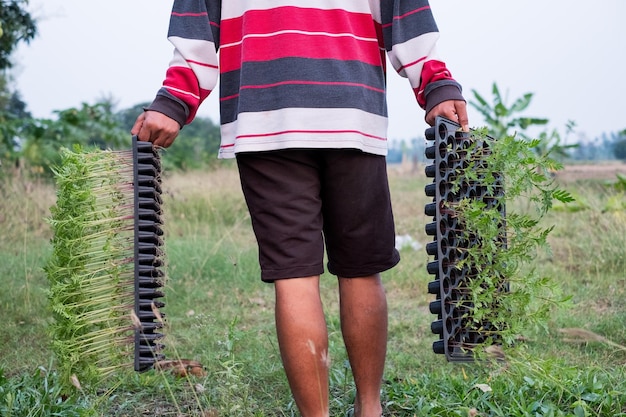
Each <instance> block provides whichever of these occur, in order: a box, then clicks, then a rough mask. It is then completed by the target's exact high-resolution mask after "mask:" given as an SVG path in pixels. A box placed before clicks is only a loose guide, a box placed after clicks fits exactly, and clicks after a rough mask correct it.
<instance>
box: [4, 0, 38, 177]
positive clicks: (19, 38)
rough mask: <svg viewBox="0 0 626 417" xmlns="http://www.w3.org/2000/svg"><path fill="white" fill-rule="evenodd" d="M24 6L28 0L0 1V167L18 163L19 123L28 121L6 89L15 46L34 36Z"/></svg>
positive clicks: (16, 98) (15, 94)
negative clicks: (6, 163) (7, 71)
mask: <svg viewBox="0 0 626 417" xmlns="http://www.w3.org/2000/svg"><path fill="white" fill-rule="evenodd" d="M26 5H28V0H0V167H1V166H2V165H3V161H4V162H9V163H11V164H14V163H15V162H16V161H17V157H18V156H17V155H18V153H17V150H18V149H19V145H20V134H21V130H22V120H23V119H24V118H30V113H28V111H27V110H26V104H25V103H24V102H23V101H22V99H21V97H20V95H19V93H18V92H17V91H12V90H11V89H10V88H9V85H10V83H9V82H8V81H9V78H8V75H7V73H6V70H7V69H9V68H11V67H12V62H11V60H10V58H11V54H12V52H13V51H14V50H15V48H16V47H17V45H18V44H19V43H20V42H26V43H28V42H30V41H31V40H32V39H33V38H34V37H35V35H36V34H37V25H36V21H35V20H34V19H33V18H32V16H31V15H30V13H28V12H27V11H26V10H24V8H23V6H26Z"/></svg>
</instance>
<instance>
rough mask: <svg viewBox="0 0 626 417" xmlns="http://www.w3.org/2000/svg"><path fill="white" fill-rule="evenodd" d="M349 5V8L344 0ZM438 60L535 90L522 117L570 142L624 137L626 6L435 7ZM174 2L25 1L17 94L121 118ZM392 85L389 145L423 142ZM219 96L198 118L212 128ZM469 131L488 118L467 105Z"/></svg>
mask: <svg viewBox="0 0 626 417" xmlns="http://www.w3.org/2000/svg"><path fill="white" fill-rule="evenodd" d="M346 1H348V0H346ZM430 4H431V6H432V9H433V13H434V15H435V19H436V20H437V24H438V26H439V31H440V33H441V35H440V40H439V43H438V48H439V53H440V56H441V57H442V59H443V60H444V61H445V62H446V64H447V66H448V68H449V69H450V70H451V72H452V74H453V76H454V77H455V78H456V79H457V80H458V81H459V82H460V83H461V84H462V85H463V91H464V95H465V98H466V99H468V100H469V101H473V93H472V92H473V91H477V92H478V93H480V94H481V95H482V96H483V97H485V98H486V99H488V101H491V100H490V99H491V86H492V84H493V83H494V82H495V83H497V85H498V86H499V88H500V91H501V92H502V93H503V95H505V97H507V98H508V101H507V102H508V103H509V104H510V103H512V102H513V101H514V100H515V99H517V98H519V97H521V96H522V95H523V94H525V93H533V94H534V95H533V99H532V102H531V105H530V106H529V108H528V109H527V110H526V112H525V113H524V115H525V116H532V117H541V118H547V119H549V120H550V124H549V126H548V128H550V129H557V130H558V131H559V132H561V133H562V135H564V133H565V124H566V123H567V122H568V121H570V120H572V121H574V122H576V125H577V128H576V132H575V133H574V134H573V135H571V136H569V137H568V138H567V140H568V141H578V140H585V139H588V140H591V139H594V138H596V137H598V136H600V135H601V134H603V133H610V132H617V131H621V130H624V129H626V111H625V109H624V107H626V106H625V105H624V104H625V103H626V70H625V68H626V67H625V64H626V33H625V32H624V29H623V20H624V18H626V1H624V0H598V1H596V2H581V1H571V0H526V1H520V0H431V2H430ZM171 5H172V0H108V1H106V2H91V1H86V0H30V4H29V10H30V12H31V14H32V15H33V16H34V17H36V18H37V19H38V29H39V35H38V37H37V38H36V39H35V40H34V41H32V42H31V43H30V44H29V45H22V46H21V47H20V48H19V49H18V51H17V52H16V54H15V56H14V61H16V68H15V69H14V70H13V72H12V74H13V77H14V80H15V82H16V83H17V84H16V88H17V90H18V91H20V93H21V95H22V99H23V100H24V101H25V102H26V103H27V105H28V109H29V110H30V111H31V113H32V114H33V115H34V116H35V117H40V118H53V117H54V113H53V112H54V111H55V110H63V109H67V108H71V107H79V106H80V105H81V103H83V102H85V103H89V104H93V103H95V102H96V101H98V100H99V99H102V98H105V97H110V98H113V99H114V100H115V102H116V103H117V109H118V110H121V109H124V108H128V107H131V106H134V105H136V104H138V103H142V102H147V101H151V100H152V98H153V97H154V95H155V93H156V91H157V90H158V88H159V87H160V85H161V83H162V81H163V76H164V74H165V70H166V68H167V65H168V62H169V60H170V58H171V56H172V46H171V44H170V43H169V42H168V41H167V39H166V35H167V26H168V19H169V12H170V10H171ZM392 71H393V70H391V71H390V74H389V76H388V80H389V88H388V105H389V117H390V124H389V138H390V139H392V140H402V139H407V140H408V139H411V138H415V137H422V136H423V133H424V129H426V127H427V125H426V123H425V122H424V114H423V111H422V110H421V109H420V108H419V107H418V105H417V103H416V102H415V98H414V96H413V93H412V91H411V90H410V87H409V84H408V81H407V80H406V79H403V78H401V77H400V76H398V75H397V74H395V73H394V72H392ZM217 103H218V101H217V94H212V95H211V96H210V97H209V99H208V100H207V101H206V102H205V103H204V104H203V105H202V107H201V110H200V111H199V115H200V116H204V117H210V118H211V119H213V120H214V121H216V122H217V121H218V120H219V110H218V104H217ZM469 115H470V125H471V126H477V127H478V126H483V125H484V120H483V119H482V117H481V116H480V114H479V113H478V112H476V111H475V110H473V109H472V108H471V107H470V110H469Z"/></svg>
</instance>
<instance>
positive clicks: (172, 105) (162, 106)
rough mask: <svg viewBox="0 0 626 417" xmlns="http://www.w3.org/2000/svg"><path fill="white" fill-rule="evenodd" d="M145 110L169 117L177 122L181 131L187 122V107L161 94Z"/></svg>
mask: <svg viewBox="0 0 626 417" xmlns="http://www.w3.org/2000/svg"><path fill="white" fill-rule="evenodd" d="M144 110H150V111H156V112H159V113H163V114H164V115H166V116H167V117H169V118H171V119H174V120H176V121H177V122H178V124H179V125H180V128H181V129H182V128H183V126H185V121H186V120H187V111H186V109H185V107H184V106H183V105H182V104H181V103H179V102H178V101H176V100H172V99H171V98H169V97H167V96H164V95H161V94H160V93H158V94H157V96H156V97H155V98H154V101H153V102H152V103H150V105H149V106H148V107H146V108H145V109H144Z"/></svg>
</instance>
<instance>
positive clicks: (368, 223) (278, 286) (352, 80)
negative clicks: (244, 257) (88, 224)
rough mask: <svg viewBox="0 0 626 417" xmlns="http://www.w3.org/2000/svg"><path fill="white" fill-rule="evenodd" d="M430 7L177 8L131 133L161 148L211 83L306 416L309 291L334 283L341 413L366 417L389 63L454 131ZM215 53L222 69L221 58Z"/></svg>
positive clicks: (378, 298) (390, 255)
mask: <svg viewBox="0 0 626 417" xmlns="http://www.w3.org/2000/svg"><path fill="white" fill-rule="evenodd" d="M437 37H438V34H437V27H436V24H435V22H434V20H433V17H432V13H431V10H430V6H429V4H428V1H427V0H388V1H375V0H350V1H347V0H319V1H316V2H310V1H305V0H274V1H269V0H239V1H234V0H233V1H228V2H223V3H222V2H221V1H219V0H175V1H174V6H173V11H172V15H171V21H170V28H169V34H168V38H169V40H170V41H171V42H172V43H173V45H174V47H175V52H174V57H173V59H172V61H171V63H170V66H169V68H168V70H167V74H166V78H165V81H164V83H163V87H162V88H161V89H160V90H159V92H158V93H157V96H156V98H155V100H154V101H153V103H152V104H151V105H150V106H149V107H148V109H147V110H146V111H145V112H144V113H143V114H141V115H140V116H139V117H138V118H137V121H136V123H135V125H134V127H133V129H132V133H133V134H135V135H138V137H139V139H140V140H144V141H151V142H153V143H154V144H155V145H157V146H163V147H168V146H170V145H171V144H172V143H173V141H174V139H175V138H176V136H177V134H178V131H179V130H180V129H181V128H182V127H183V126H184V125H185V124H188V123H190V122H191V121H192V120H193V118H194V116H195V114H196V111H197V109H198V107H199V106H200V104H201V103H202V101H203V100H204V99H205V98H206V97H207V96H208V95H209V94H210V92H211V91H212V90H213V89H214V88H215V86H216V84H217V78H218V75H219V79H220V111H221V114H220V116H221V130H222V138H221V146H220V151H219V157H220V158H232V157H236V158H237V164H238V167H239V172H240V178H241V183H242V190H243V193H244V196H245V198H246V202H247V204H248V208H249V210H250V215H251V219H252V225H253V229H254V232H255V235H256V237H257V241H258V245H259V262H260V266H261V278H262V280H263V281H265V282H270V283H273V284H274V287H275V294H276V307H275V308H276V310H275V314H276V329H277V336H278V342H279V346H280V352H281V357H282V361H283V365H284V368H285V372H286V375H287V379H288V381H289V385H290V388H291V390H292V393H293V396H294V399H295V401H296V404H297V406H298V408H299V410H300V412H301V414H302V416H304V417H310V416H311V417H323V416H328V363H329V362H328V334H327V329H326V323H325V321H324V312H323V307H322V303H321V300H320V293H319V279H320V275H321V274H322V273H323V271H324V267H323V256H324V247H325V248H326V253H327V255H328V269H329V271H330V272H331V273H332V274H334V275H336V276H337V277H338V282H339V296H340V318H341V329H342V334H343V338H344V341H345V345H346V349H347V352H348V357H349V360H350V364H351V368H352V372H353V375H354V380H355V385H356V392H357V394H356V399H355V404H354V415H355V416H356V417H374V416H375V417H379V416H380V415H381V413H382V407H381V404H380V389H381V383H382V375H383V371H384V363H385V356H386V342H387V303H386V297H385V293H384V288H383V285H382V283H381V278H380V273H381V272H383V271H385V270H387V269H389V268H391V267H393V266H394V265H395V264H396V263H397V262H398V261H399V255H398V252H397V251H396V250H395V248H394V241H395V236H394V233H395V232H394V225H393V215H392V210H391V203H390V198H389V189H388V184H387V177H386V165H385V155H386V152H387V143H386V129H387V109H386V97H385V88H386V87H385V62H386V57H388V59H389V61H390V62H391V64H392V65H393V67H394V68H395V70H396V71H398V72H399V73H400V74H401V75H403V76H406V77H407V78H408V79H409V82H410V84H411V87H412V88H413V90H414V92H415V95H416V99H417V101H418V103H419V105H420V106H421V107H422V108H424V109H425V111H426V121H427V122H428V123H430V124H432V123H433V122H434V118H435V117H436V116H438V115H441V116H445V117H447V118H449V119H452V120H456V121H458V122H459V123H460V124H461V125H462V126H463V128H464V129H465V130H467V124H468V119H467V112H466V105H465V101H464V99H463V97H462V95H461V88H460V86H459V85H458V83H456V81H454V79H453V78H452V77H451V75H450V72H449V71H448V70H447V68H446V66H445V64H444V63H443V62H441V61H439V60H438V59H437V57H436V53H435V43H436V40H437ZM218 56H219V59H218Z"/></svg>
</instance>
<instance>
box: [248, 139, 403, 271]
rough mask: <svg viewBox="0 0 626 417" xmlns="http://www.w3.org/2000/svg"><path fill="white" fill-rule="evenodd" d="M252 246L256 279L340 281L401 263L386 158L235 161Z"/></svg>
mask: <svg viewBox="0 0 626 417" xmlns="http://www.w3.org/2000/svg"><path fill="white" fill-rule="evenodd" d="M237 165H238V167H239V174H240V178H241V186H242V189H243V193H244V196H245V199H246V203H247V204H248V209H249V210H250V215H251V218H252V227H253V229H254V233H255V236H256V238H257V242H258V245H259V263H260V266H261V279H262V280H263V281H267V282H271V281H274V280H277V279H284V278H297V277H307V276H314V275H320V274H322V273H323V272H324V241H325V245H326V254H327V256H328V270H329V271H330V272H331V273H332V274H334V275H337V276H340V277H344V278H354V277H363V276H368V275H372V274H376V273H379V272H382V271H385V270H387V269H389V268H391V267H393V266H394V265H395V264H397V263H398V261H399V260H400V255H399V254H398V251H397V250H396V249H395V230H394V222H393V214H392V211H391V201H390V196H389V185H388V181H387V167H386V161H385V157H383V156H377V155H371V154H367V153H363V152H360V151H357V150H344V149H342V150H327V149H324V150H301V149H295V150H280V151H271V152H257V153H243V154H238V155H237Z"/></svg>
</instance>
